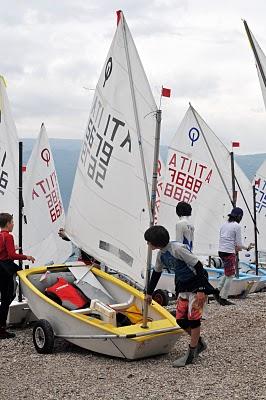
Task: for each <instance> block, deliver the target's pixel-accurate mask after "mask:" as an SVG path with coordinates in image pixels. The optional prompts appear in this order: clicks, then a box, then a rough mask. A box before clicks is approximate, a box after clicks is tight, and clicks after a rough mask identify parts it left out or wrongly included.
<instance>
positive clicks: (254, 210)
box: [252, 185, 259, 275]
mask: <svg viewBox="0 0 266 400" xmlns="http://www.w3.org/2000/svg"><path fill="white" fill-rule="evenodd" d="M252 189H253V207H254V208H253V213H254V236H255V265H256V275H259V257H258V230H257V211H256V188H255V185H253V186H252Z"/></svg>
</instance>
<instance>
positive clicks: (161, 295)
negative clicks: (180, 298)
mask: <svg viewBox="0 0 266 400" xmlns="http://www.w3.org/2000/svg"><path fill="white" fill-rule="evenodd" d="M152 298H153V300H154V301H156V302H157V303H158V304H160V306H167V305H168V303H169V296H168V292H167V290H162V289H157V290H155V291H154V292H153V295H152Z"/></svg>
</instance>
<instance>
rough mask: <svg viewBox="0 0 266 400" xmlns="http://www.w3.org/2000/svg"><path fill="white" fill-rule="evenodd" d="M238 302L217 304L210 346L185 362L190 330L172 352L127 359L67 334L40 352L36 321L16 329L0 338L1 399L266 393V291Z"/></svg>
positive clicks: (210, 398)
mask: <svg viewBox="0 0 266 400" xmlns="http://www.w3.org/2000/svg"><path fill="white" fill-rule="evenodd" d="M235 303H236V305H235V306H230V307H221V306H219V305H218V304H217V303H215V302H213V301H212V302H211V303H210V305H209V319H208V320H206V321H204V322H203V324H202V326H203V329H202V331H203V336H204V338H205V339H206V341H207V342H208V349H207V350H206V351H205V352H203V353H202V354H201V355H200V356H199V358H198V359H197V362H196V363H195V364H193V365H188V366H186V367H185V368H180V369H175V368H173V367H172V362H173V361H174V360H175V359H176V358H177V357H178V356H180V355H182V354H183V353H184V352H185V351H186V347H187V344H188V337H187V336H186V335H185V334H184V335H181V336H180V340H179V341H178V342H177V343H176V346H175V348H174V350H173V351H172V352H171V353H170V354H168V355H163V356H159V357H154V358H150V359H145V360H139V361H124V360H120V359H114V358H110V357H105V356H100V355H97V354H95V353H91V352H89V351H86V350H83V349H80V348H78V347H76V346H73V345H71V344H69V343H67V342H65V341H63V340H60V341H59V340H58V341H57V342H56V348H55V352H54V353H53V354H50V355H39V354H37V353H36V351H35V349H34V347H33V343H32V336H31V328H30V327H28V328H26V329H16V330H15V332H16V334H17V337H16V339H10V340H1V341H0V366H1V372H0V399H1V400H3V399H5V400H11V399H12V400H13V399H15V400H21V399H30V400H31V399H34V400H39V399H53V400H61V399H64V400H65V399H66V400H68V399H90V400H94V399H108V400H113V399H115V400H120V399H121V400H124V399H154V400H155V399H156V400H158V399H166V400H167V399H180V400H181V399H182V400H183V399H186V398H188V399H191V400H194V399H195V400H196V399H204V400H215V399H218V400H219V399H223V400H225V399H228V400H229V399H241V400H245V399H249V400H252V399H266V356H265V354H266V334H265V326H266V325H265V319H266V293H257V294H252V295H249V297H248V298H247V299H245V300H235Z"/></svg>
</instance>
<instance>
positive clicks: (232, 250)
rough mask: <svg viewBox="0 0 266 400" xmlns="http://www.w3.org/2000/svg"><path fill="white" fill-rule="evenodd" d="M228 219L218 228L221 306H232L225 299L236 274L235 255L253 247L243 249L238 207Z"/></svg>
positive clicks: (239, 209)
mask: <svg viewBox="0 0 266 400" xmlns="http://www.w3.org/2000/svg"><path fill="white" fill-rule="evenodd" d="M228 217H229V218H228V221H226V222H225V223H224V224H223V225H222V226H221V228H220V238H219V252H218V254H219V257H220V258H221V260H222V262H223V267H224V276H223V277H222V278H221V280H220V282H219V285H218V290H219V291H220V299H219V303H220V304H221V305H223V306H227V305H232V304H234V303H232V302H230V301H228V300H227V298H228V294H229V290H230V286H231V282H232V280H233V278H234V276H235V272H236V263H237V258H236V255H237V253H238V252H239V251H241V250H247V251H249V250H250V249H251V248H252V247H253V245H252V244H250V245H249V246H248V247H245V246H244V245H243V243H242V237H241V227H240V225H239V223H240V221H241V220H242V217H243V210H242V209H241V208H239V207H234V208H233V209H232V211H231V213H230V214H228Z"/></svg>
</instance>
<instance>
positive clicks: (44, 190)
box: [23, 124, 72, 265]
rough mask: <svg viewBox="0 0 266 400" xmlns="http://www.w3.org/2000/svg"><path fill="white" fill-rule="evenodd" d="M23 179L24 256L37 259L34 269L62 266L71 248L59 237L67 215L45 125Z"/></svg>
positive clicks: (69, 244) (68, 243)
mask: <svg viewBox="0 0 266 400" xmlns="http://www.w3.org/2000/svg"><path fill="white" fill-rule="evenodd" d="M24 175H25V176H24V178H25V179H24V190H23V193H24V195H23V199H24V215H25V217H24V222H26V223H24V225H23V252H24V253H25V254H31V255H33V256H34V257H35V259H36V261H35V263H34V265H45V264H57V263H62V262H64V261H66V260H67V259H68V257H69V256H70V254H71V252H72V245H71V243H70V242H67V241H64V240H62V239H61V238H60V237H59V236H58V230H59V228H62V227H64V225H65V213H64V208H63V204H62V199H61V194H60V190H59V184H58V179H57V175H56V170H55V165H54V160H53V155H52V151H51V148H50V144H49V140H48V136H47V133H46V129H45V127H44V124H42V126H41V129H40V133H39V136H38V139H37V141H36V144H35V146H34V148H33V150H32V154H31V157H30V159H29V161H28V163H27V169H26V172H25V173H24ZM31 265H32V264H31Z"/></svg>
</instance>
